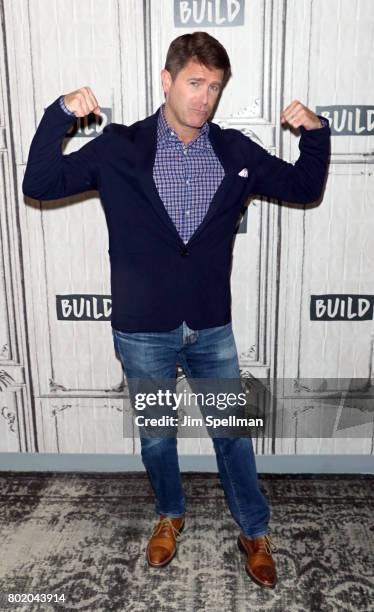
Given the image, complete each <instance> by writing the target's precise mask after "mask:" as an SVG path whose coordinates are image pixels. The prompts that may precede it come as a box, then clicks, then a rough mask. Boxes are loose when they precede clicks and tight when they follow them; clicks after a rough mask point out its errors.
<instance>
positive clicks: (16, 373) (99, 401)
mask: <svg viewBox="0 0 374 612" xmlns="http://www.w3.org/2000/svg"><path fill="white" fill-rule="evenodd" d="M176 4H178V3H175V2H174V1H173V0H160V1H158V2H153V1H151V0H145V1H144V2H140V1H139V0H93V1H92V0H79V1H78V0H63V1H58V0H51V1H48V2H46V1H45V0H29V1H28V2H25V1H24V0H0V6H1V10H2V14H3V22H4V25H5V28H4V32H5V37H4V36H3V34H0V36H2V38H0V76H1V94H2V95H1V97H0V119H1V123H0V161H1V172H0V231H1V244H2V249H1V252H0V309H1V316H0V451H20V452H23V451H36V452H56V453H73V452H78V453H91V452H98V453H110V452H116V453H127V454H132V453H134V452H135V453H138V452H139V445H138V440H134V436H133V430H132V429H131V428H130V430H129V435H128V436H126V437H124V434H123V419H124V417H126V422H129V418H130V415H131V409H130V407H129V401H128V394H127V392H126V385H125V390H124V392H123V388H122V385H123V381H122V371H121V367H120V364H119V362H118V360H117V359H116V358H115V355H114V351H113V344H112V337H111V328H110V323H109V322H108V321H106V322H102V321H93V320H92V321H84V322H83V321H61V320H58V319H57V316H56V295H61V294H98V295H107V294H109V291H110V289H109V287H110V284H109V260H108V254H107V248H108V245H107V229H106V225H105V218H104V214H103V210H102V207H101V204H100V200H99V199H98V198H97V197H95V195H96V194H95V193H89V194H84V195H80V196H76V197H72V198H69V199H68V200H61V201H58V202H56V201H54V202H49V203H48V202H47V203H42V204H40V203H37V202H35V201H33V200H27V202H26V203H25V198H24V197H23V195H22V191H21V183H22V179H23V173H24V168H25V163H26V160H27V155H28V150H29V146H30V142H31V139H32V137H33V135H34V133H35V129H36V126H37V124H38V123H39V121H40V119H41V117H42V115H43V111H44V108H45V107H46V106H48V105H49V104H51V103H52V102H53V101H54V100H55V99H56V98H57V97H58V96H59V95H61V94H62V93H67V92H69V91H72V90H74V89H77V88H78V87H81V86H83V85H89V86H90V87H91V88H92V90H93V91H94V93H95V95H96V97H97V99H98V101H99V103H100V105H101V107H102V108H105V109H109V110H110V113H111V118H112V120H113V121H114V122H117V123H125V124H131V123H133V122H134V121H136V120H138V119H141V118H144V117H145V116H146V115H147V114H150V113H152V112H154V111H155V110H156V109H157V108H158V107H159V105H160V104H161V103H162V101H163V94H162V89H161V84H160V69H161V68H162V67H163V64H164V60H165V55H166V51H167V48H168V45H169V43H170V42H171V40H172V39H173V38H175V37H176V36H178V35H180V34H183V33H185V32H190V31H192V30H193V29H205V30H207V31H208V32H209V33H211V34H212V35H213V36H215V37H217V38H218V39H219V40H220V41H221V42H222V43H223V44H224V45H225V46H226V48H227V50H228V53H229V55H230V59H231V63H232V67H233V78H232V79H231V81H230V82H229V84H228V86H227V88H226V90H225V91H224V94H223V97H222V100H221V102H220V105H219V107H218V110H217V113H216V116H215V118H214V120H215V121H216V122H217V123H219V124H220V125H221V126H222V127H224V128H225V127H233V128H236V129H239V130H241V131H243V132H244V133H245V134H247V135H248V136H250V137H251V138H253V139H254V140H256V141H257V142H259V143H260V144H261V145H262V146H264V147H265V148H266V149H268V150H269V151H270V152H272V153H275V154H277V155H280V156H282V157H283V158H284V159H287V160H290V161H295V160H296V159H297V157H298V137H297V136H296V135H294V134H291V132H290V131H289V130H285V129H283V128H282V127H281V125H280V119H279V115H280V112H281V110H282V108H284V107H285V106H287V105H288V104H289V103H290V102H291V101H292V100H294V99H299V100H300V101H302V102H303V103H305V104H307V105H308V106H310V108H312V109H315V108H316V107H317V106H321V107H328V106H333V105H358V106H363V105H370V104H372V102H373V99H372V92H373V90H374V73H373V68H372V52H373V49H372V40H373V28H374V3H373V2H372V1H371V0H329V1H328V2H326V1H323V0H247V1H246V2H245V3H244V5H245V6H244V23H243V25H234V24H233V25H232V26H227V24H226V25H225V26H224V27H218V26H217V25H216V26H214V27H206V26H202V27H201V28H199V27H196V28H191V27H190V26H189V27H186V28H184V27H177V26H176V25H175V16H174V9H175V5H176ZM190 4H191V3H190ZM208 4H209V3H206V5H208ZM238 4H243V3H238ZM200 5H201V3H200ZM210 5H211V6H212V7H213V5H214V6H216V5H217V3H214V2H210ZM223 5H225V3H224V2H221V3H220V6H221V8H222V7H223ZM212 10H213V9H212ZM91 137H92V136H91ZM86 141H87V136H83V137H73V138H71V139H67V141H66V143H65V144H66V147H65V152H66V153H69V152H71V151H74V150H77V149H78V148H79V147H81V146H82V144H84V143H85V142H86ZM373 151H374V144H373V135H362V136H357V135H352V136H349V135H347V136H334V137H333V139H332V162H331V166H330V171H329V178H328V182H327V187H326V192H325V195H324V199H323V201H322V203H321V204H320V205H318V206H314V207H312V208H310V207H304V206H291V205H283V206H279V205H278V204H276V203H275V202H271V203H269V202H267V201H265V200H264V201H262V200H258V199H255V200H252V202H251V205H250V206H249V209H248V213H247V219H246V222H247V225H246V228H245V229H244V231H241V232H240V233H239V234H238V236H237V238H236V242H235V247H234V264H233V272H232V294H233V322H234V331H235V335H236V340H237V345H238V352H239V356H240V365H241V368H242V372H243V377H246V378H247V377H256V378H267V379H268V378H272V377H276V378H279V379H280V385H282V380H283V378H287V379H291V380H293V381H294V385H293V392H292V393H291V398H292V401H293V404H292V406H293V413H292V414H293V416H292V419H291V421H290V422H289V423H288V426H287V427H288V429H287V432H289V434H287V438H283V439H281V438H275V437H273V438H270V439H269V438H266V439H265V438H264V439H263V440H257V441H256V448H257V451H258V452H263V453H265V454H268V453H273V452H277V453H290V454H294V453H296V454H298V453H299V454H303V453H310V454H312V453H331V454H334V453H352V454H353V453H360V452H362V453H370V452H372V437H373V428H372V426H370V427H368V428H367V430H365V432H366V434H365V435H366V438H365V439H363V438H361V439H352V438H346V439H344V438H343V439H338V440H327V439H319V438H316V439H305V438H303V437H302V433H300V428H298V427H299V425H300V419H302V418H304V419H306V420H308V419H310V424H311V426H315V425H316V424H318V423H320V422H322V420H323V414H322V412H321V409H320V402H321V401H322V400H323V399H324V398H325V397H326V396H327V395H328V394H329V393H331V392H333V391H334V382H333V379H338V378H340V379H341V378H346V379H347V381H348V383H349V381H350V380H351V379H354V378H360V379H366V380H367V381H368V385H370V384H371V383H372V381H373V377H374V375H373V357H374V355H373V342H374V341H373V338H374V333H373V322H372V320H371V321H354V322H352V321H327V322H324V321H312V320H310V316H309V305H310V296H311V295H315V294H316V295H319V294H344V293H351V294H374V291H373V276H374V275H373V271H374V267H373V263H372V262H373V255H374V253H373V248H374V246H373V240H372V236H373V235H374V213H373V210H372V202H373V200H374V182H373V170H372V169H373V161H374V155H373ZM243 227H244V226H243ZM306 380H310V382H309V384H305V381H306ZM180 384H181V385H182V384H184V383H183V382H181V383H180ZM306 415H307V416H306ZM308 422H309V421H308ZM277 433H278V434H279V435H280V433H282V432H281V431H280V429H279V428H278V430H277ZM348 433H349V432H348ZM283 435H285V432H284V431H283ZM180 452H181V453H186V454H189V453H192V454H195V453H197V452H201V453H202V454H205V453H211V452H212V448H211V444H210V441H209V440H203V441H201V443H199V441H197V440H183V441H182V443H181V445H180Z"/></svg>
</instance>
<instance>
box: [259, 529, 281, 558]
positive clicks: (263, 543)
mask: <svg viewBox="0 0 374 612" xmlns="http://www.w3.org/2000/svg"><path fill="white" fill-rule="evenodd" d="M276 550H277V547H276V546H275V544H274V542H273V540H272V539H271V536H270V535H268V534H266V535H265V536H263V537H262V538H261V540H260V541H259V547H258V552H266V554H268V555H271V553H272V552H276Z"/></svg>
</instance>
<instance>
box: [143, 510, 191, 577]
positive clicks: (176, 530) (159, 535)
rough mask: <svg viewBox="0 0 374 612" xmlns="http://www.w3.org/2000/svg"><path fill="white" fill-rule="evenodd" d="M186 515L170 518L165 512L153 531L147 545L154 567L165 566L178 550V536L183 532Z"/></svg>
mask: <svg viewBox="0 0 374 612" xmlns="http://www.w3.org/2000/svg"><path fill="white" fill-rule="evenodd" d="M183 527H184V517H183V516H182V517H180V518H170V517H169V516H165V515H163V514H161V515H160V520H159V522H158V523H157V525H156V526H155V528H154V529H153V531H152V535H151V538H150V540H149V542H148V546H147V561H148V564H149V565H151V566H152V567H164V566H165V565H167V564H168V563H170V561H171V560H172V558H173V557H174V555H175V553H176V551H177V537H178V536H179V535H180V534H181V533H182V531H183Z"/></svg>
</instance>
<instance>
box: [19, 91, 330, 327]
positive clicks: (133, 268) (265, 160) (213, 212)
mask: <svg viewBox="0 0 374 612" xmlns="http://www.w3.org/2000/svg"><path fill="white" fill-rule="evenodd" d="M158 112H159V111H157V112H156V113H155V114H154V115H152V116H150V117H148V118H146V119H144V120H142V121H137V122H136V123H134V124H133V125H130V126H125V125H121V124H117V123H111V124H109V125H108V126H106V127H105V128H104V130H103V133H102V134H101V135H100V136H98V137H96V138H94V139H93V140H91V141H90V142H88V143H87V144H85V145H84V146H83V147H82V148H81V149H80V150H79V151H76V152H73V153H70V154H69V155H63V154H62V152H61V145H62V141H63V139H64V135H65V133H66V131H67V130H68V128H69V127H71V126H72V125H73V123H74V122H75V121H76V119H75V117H70V116H69V115H67V114H66V113H64V111H63V110H62V109H61V108H60V105H59V102H58V98H57V99H56V100H55V101H54V102H53V103H52V104H51V105H50V106H48V107H47V109H46V110H45V113H44V115H43V117H42V119H41V121H40V124H39V126H38V129H37V131H36V133H35V136H34V138H33V140H32V143H31V147H30V152H29V156H28V161H27V166H26V171H25V175H24V179H23V184H22V189H23V193H24V194H25V195H26V196H29V197H31V198H35V199H37V200H55V199H60V198H65V197H67V196H70V195H73V194H77V193H81V192H85V191H90V190H98V191H99V194H100V198H101V201H102V204H103V208H104V211H105V217H106V221H107V226H108V234H109V256H110V265H111V293H112V318H111V320H112V326H113V327H114V328H115V329H118V330H120V331H124V332H140V331H167V330H171V329H174V328H176V327H178V326H179V325H180V324H181V323H182V321H183V320H185V321H186V323H187V324H188V326H189V327H191V328H192V329H204V328H208V327H215V326H218V325H225V324H226V323H228V322H229V321H230V320H231V293H230V273H231V258H232V246H233V237H234V234H235V230H236V227H237V224H238V220H239V217H240V213H241V211H242V209H243V206H244V204H245V202H246V201H247V199H248V197H249V196H250V195H251V194H259V195H263V196H268V197H272V198H276V199H279V200H283V201H287V202H294V203H309V202H313V201H315V200H317V199H318V198H319V197H320V195H321V192H322V189H323V185H324V181H325V175H326V169H327V164H328V158H329V145H330V129H329V128H328V127H323V128H320V129H315V130H305V129H304V128H303V127H302V128H300V131H301V137H300V141H299V149H300V156H299V159H298V160H297V162H296V163H295V165H293V164H290V163H287V162H285V161H283V160H281V159H279V158H277V157H275V156H273V155H270V154H269V153H267V151H265V150H264V149H263V148H262V147H260V146H259V145H258V144H256V143H255V142H253V141H252V140H251V139H250V138H248V137H247V136H244V135H243V134H242V133H241V132H240V131H238V130H234V129H227V130H223V129H221V128H220V127H219V126H218V125H216V124H215V123H212V122H209V126H210V127H209V138H210V141H211V143H212V146H213V148H214V151H215V152H216V154H217V156H218V158H219V160H220V162H221V164H222V166H223V168H224V171H225V176H224V178H223V180H222V183H221V184H220V186H219V188H218V190H217V192H216V193H215V195H214V197H213V199H212V201H211V203H210V206H209V209H208V212H207V214H206V216H205V217H204V219H203V221H202V223H201V224H200V225H199V227H198V228H197V230H196V231H195V233H194V234H193V235H192V236H191V238H190V240H189V241H188V243H187V244H184V242H183V241H182V239H181V237H180V236H179V234H178V232H177V230H176V228H175V226H174V224H173V222H172V221H171V219H170V217H169V215H168V213H167V212H166V209H165V207H164V205H163V202H162V201H161V199H160V197H159V195H158V192H157V189H156V186H155V183H154V180H153V164H154V160H155V155H156V144H157V139H156V135H157V117H158ZM244 168H246V169H247V172H248V176H241V175H240V174H239V173H240V172H241V170H243V169H244ZM244 174H245V173H244Z"/></svg>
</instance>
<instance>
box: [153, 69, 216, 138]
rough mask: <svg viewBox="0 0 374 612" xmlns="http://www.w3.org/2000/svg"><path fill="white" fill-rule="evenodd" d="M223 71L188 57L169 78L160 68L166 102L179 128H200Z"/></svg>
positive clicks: (213, 106)
mask: <svg viewBox="0 0 374 612" xmlns="http://www.w3.org/2000/svg"><path fill="white" fill-rule="evenodd" d="M223 75H224V72H223V70H221V69H218V68H207V67H206V66H203V65H202V64H200V63H198V62H196V61H194V60H189V62H188V63H187V64H186V65H185V67H184V68H182V70H180V71H179V72H178V74H177V76H176V78H175V80H174V81H173V80H172V78H171V75H170V73H169V72H168V71H167V70H165V69H163V70H161V79H162V86H163V89H164V92H165V97H166V106H167V108H168V110H169V113H170V114H171V116H172V117H173V120H174V122H176V124H177V125H179V126H180V127H182V128H187V129H188V128H192V129H198V128H200V127H201V126H202V125H203V123H204V122H205V121H207V119H208V118H209V117H210V115H211V114H212V112H213V110H214V108H215V106H216V104H217V102H218V98H219V95H220V93H221V90H222V82H223Z"/></svg>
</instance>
